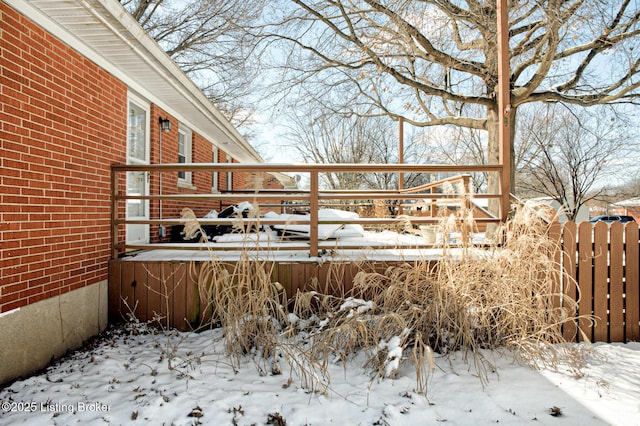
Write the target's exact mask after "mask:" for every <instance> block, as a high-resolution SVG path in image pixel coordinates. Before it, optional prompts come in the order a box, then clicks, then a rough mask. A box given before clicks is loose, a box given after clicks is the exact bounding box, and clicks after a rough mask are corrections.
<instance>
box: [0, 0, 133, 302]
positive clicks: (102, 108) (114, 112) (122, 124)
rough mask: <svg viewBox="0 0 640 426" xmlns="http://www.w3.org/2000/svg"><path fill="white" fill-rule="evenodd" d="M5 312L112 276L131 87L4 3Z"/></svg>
mask: <svg viewBox="0 0 640 426" xmlns="http://www.w3.org/2000/svg"><path fill="white" fill-rule="evenodd" d="M0 8H1V13H2V31H1V32H0V77H1V85H0V90H1V93H0V99H1V100H0V148H1V149H0V161H1V167H0V184H1V190H0V199H1V200H0V205H1V211H0V241H1V242H2V243H1V247H0V261H1V263H2V268H1V269H0V271H1V272H0V274H1V275H0V312H6V311H8V310H11V309H14V308H17V307H20V306H24V305H26V304H29V303H33V302H35V301H38V300H40V299H44V298H47V297H51V296H55V295H59V294H62V293H65V292H68V291H70V290H73V289H76V288H80V287H83V286H86V285H89V284H93V283H96V282H98V281H101V280H105V279H106V278H107V260H108V258H109V254H110V253H109V244H110V237H109V233H110V172H109V165H110V164H111V163H112V162H124V161H125V152H126V151H125V144H126V112H127V104H126V99H127V88H126V87H125V86H124V85H123V84H122V83H120V82H119V81H118V80H116V79H115V78H114V77H113V76H111V75H109V74H108V73H106V72H105V71H103V70H102V69H100V68H99V67H97V66H96V65H95V64H93V63H92V62H90V61H89V60H87V59H85V58H84V57H82V56H81V55H79V54H77V53H76V52H75V51H73V50H72V49H70V48H69V47H68V46H66V45H65V44H63V43H61V42H60V41H59V40H57V39H55V38H54V37H52V36H51V35H49V34H47V33H45V32H44V31H43V30H42V29H40V28H39V27H37V26H36V25H34V24H33V23H31V22H30V21H28V20H27V19H25V18H24V17H22V16H21V15H19V14H18V13H16V12H15V11H14V10H13V9H11V8H10V7H9V6H7V5H6V4H4V3H0Z"/></svg>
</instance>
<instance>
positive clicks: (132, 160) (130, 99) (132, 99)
mask: <svg viewBox="0 0 640 426" xmlns="http://www.w3.org/2000/svg"><path fill="white" fill-rule="evenodd" d="M132 103H133V104H135V105H136V106H137V107H138V108H140V109H142V110H144V111H145V113H146V116H147V120H146V122H145V130H144V133H145V153H144V155H145V158H144V160H140V159H138V158H136V157H131V156H129V146H128V145H127V164H149V162H150V157H151V119H150V117H151V106H150V105H149V102H147V101H145V100H144V99H142V98H141V97H139V96H136V95H134V94H133V93H131V92H129V93H127V139H128V138H129V131H130V129H129V114H130V113H131V104H132ZM127 144H128V141H127Z"/></svg>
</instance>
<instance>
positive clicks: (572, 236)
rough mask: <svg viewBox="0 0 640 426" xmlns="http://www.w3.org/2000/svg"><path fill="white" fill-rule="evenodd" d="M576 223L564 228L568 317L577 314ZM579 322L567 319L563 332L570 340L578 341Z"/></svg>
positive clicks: (563, 302)
mask: <svg viewBox="0 0 640 426" xmlns="http://www.w3.org/2000/svg"><path fill="white" fill-rule="evenodd" d="M576 234H577V229H576V224H575V223H574V222H567V223H565V224H564V228H563V230H562V241H563V253H562V268H563V276H562V294H563V299H562V308H563V311H564V314H565V316H566V318H575V316H576V314H577V309H576V305H575V303H576V300H577V289H576V250H577V243H576ZM576 332H577V324H576V320H575V319H570V320H567V321H566V322H564V323H563V325H562V334H563V337H564V338H565V340H567V341H568V342H574V341H576Z"/></svg>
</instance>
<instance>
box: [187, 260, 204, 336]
mask: <svg viewBox="0 0 640 426" xmlns="http://www.w3.org/2000/svg"><path fill="white" fill-rule="evenodd" d="M193 272H194V270H192V264H186V265H185V277H184V284H185V286H186V288H185V294H186V306H185V315H186V319H187V323H188V326H189V328H193V327H197V325H198V324H197V323H198V319H199V318H200V294H199V290H198V282H197V281H198V280H197V276H194V275H193Z"/></svg>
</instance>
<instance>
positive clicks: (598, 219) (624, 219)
mask: <svg viewBox="0 0 640 426" xmlns="http://www.w3.org/2000/svg"><path fill="white" fill-rule="evenodd" d="M635 221H636V220H635V219H634V218H633V216H623V215H603V216H596V217H593V218H591V219H590V220H589V222H591V223H596V222H606V223H613V222H621V223H627V222H635Z"/></svg>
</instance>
